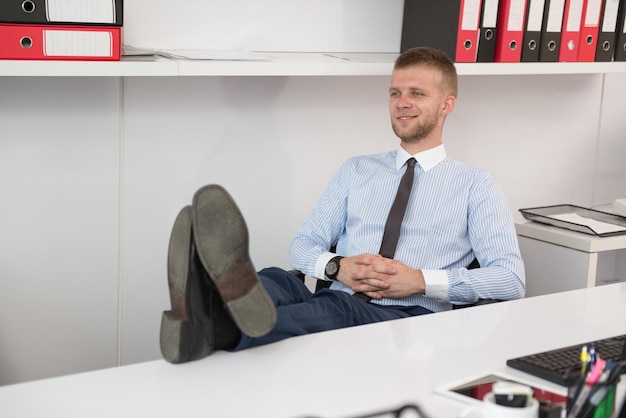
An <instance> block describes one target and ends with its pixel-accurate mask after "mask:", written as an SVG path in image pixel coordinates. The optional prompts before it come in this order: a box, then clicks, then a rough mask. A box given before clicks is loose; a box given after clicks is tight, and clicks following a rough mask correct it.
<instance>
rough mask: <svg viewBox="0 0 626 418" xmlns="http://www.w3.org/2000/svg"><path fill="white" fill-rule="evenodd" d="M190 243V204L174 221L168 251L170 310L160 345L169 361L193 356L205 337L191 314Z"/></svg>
mask: <svg viewBox="0 0 626 418" xmlns="http://www.w3.org/2000/svg"><path fill="white" fill-rule="evenodd" d="M190 245H191V207H190V206H186V207H184V208H183V209H182V210H181V211H180V212H179V214H178V216H177V217H176V220H175V221H174V227H173V228H172V234H171V236H170V241H169V247H168V254H167V281H168V286H169V292H170V300H171V304H172V310H171V311H165V312H163V315H162V317H161V334H160V346H161V354H162V355H163V358H164V359H165V360H166V361H168V362H170V363H182V362H185V361H189V360H193V357H194V353H193V352H192V351H193V347H194V344H196V341H199V339H204V335H203V333H202V330H200V329H198V328H197V327H196V326H194V324H193V323H192V321H191V318H189V315H188V312H189V311H188V306H187V304H188V303H189V301H188V298H187V292H188V291H189V289H188V286H189V284H188V276H189V263H190V254H189V251H190Z"/></svg>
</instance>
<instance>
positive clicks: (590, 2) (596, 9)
mask: <svg viewBox="0 0 626 418" xmlns="http://www.w3.org/2000/svg"><path fill="white" fill-rule="evenodd" d="M601 9H602V0H587V16H585V26H598V23H599V22H600V11H601Z"/></svg>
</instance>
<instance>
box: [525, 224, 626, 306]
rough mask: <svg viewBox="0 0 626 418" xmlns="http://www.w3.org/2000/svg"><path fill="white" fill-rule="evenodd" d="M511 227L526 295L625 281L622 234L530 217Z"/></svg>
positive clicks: (625, 250)
mask: <svg viewBox="0 0 626 418" xmlns="http://www.w3.org/2000/svg"><path fill="white" fill-rule="evenodd" d="M515 229H516V231H517V235H518V240H519V244H520V250H521V253H522V258H523V259H524V263H525V266H526V297H529V296H537V295H545V294H548V293H555V292H563V291H566V290H573V289H582V288H585V287H593V286H596V285H600V284H605V283H611V282H619V281H622V282H623V281H626V235H618V236H614V237H604V238H601V237H597V236H595V235H589V234H583V233H581V232H576V231H570V230H567V229H563V228H557V227H555V226H550V225H543V224H540V223H537V222H530V221H526V222H518V223H516V224H515Z"/></svg>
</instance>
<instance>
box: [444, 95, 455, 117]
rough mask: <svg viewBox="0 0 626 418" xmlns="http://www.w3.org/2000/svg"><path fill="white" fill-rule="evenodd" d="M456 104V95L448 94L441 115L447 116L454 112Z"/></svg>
mask: <svg viewBox="0 0 626 418" xmlns="http://www.w3.org/2000/svg"><path fill="white" fill-rule="evenodd" d="M454 106H456V97H454V96H452V95H448V96H446V97H445V98H444V101H443V102H442V104H441V115H442V116H447V115H448V114H450V113H452V111H453V110H454Z"/></svg>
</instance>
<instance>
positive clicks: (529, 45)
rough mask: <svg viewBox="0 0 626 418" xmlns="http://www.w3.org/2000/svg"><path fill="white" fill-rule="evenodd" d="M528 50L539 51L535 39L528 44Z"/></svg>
mask: <svg viewBox="0 0 626 418" xmlns="http://www.w3.org/2000/svg"><path fill="white" fill-rule="evenodd" d="M528 49H529V50H530V51H534V50H535V49H537V41H536V40H534V39H531V40H530V41H529V42H528Z"/></svg>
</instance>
